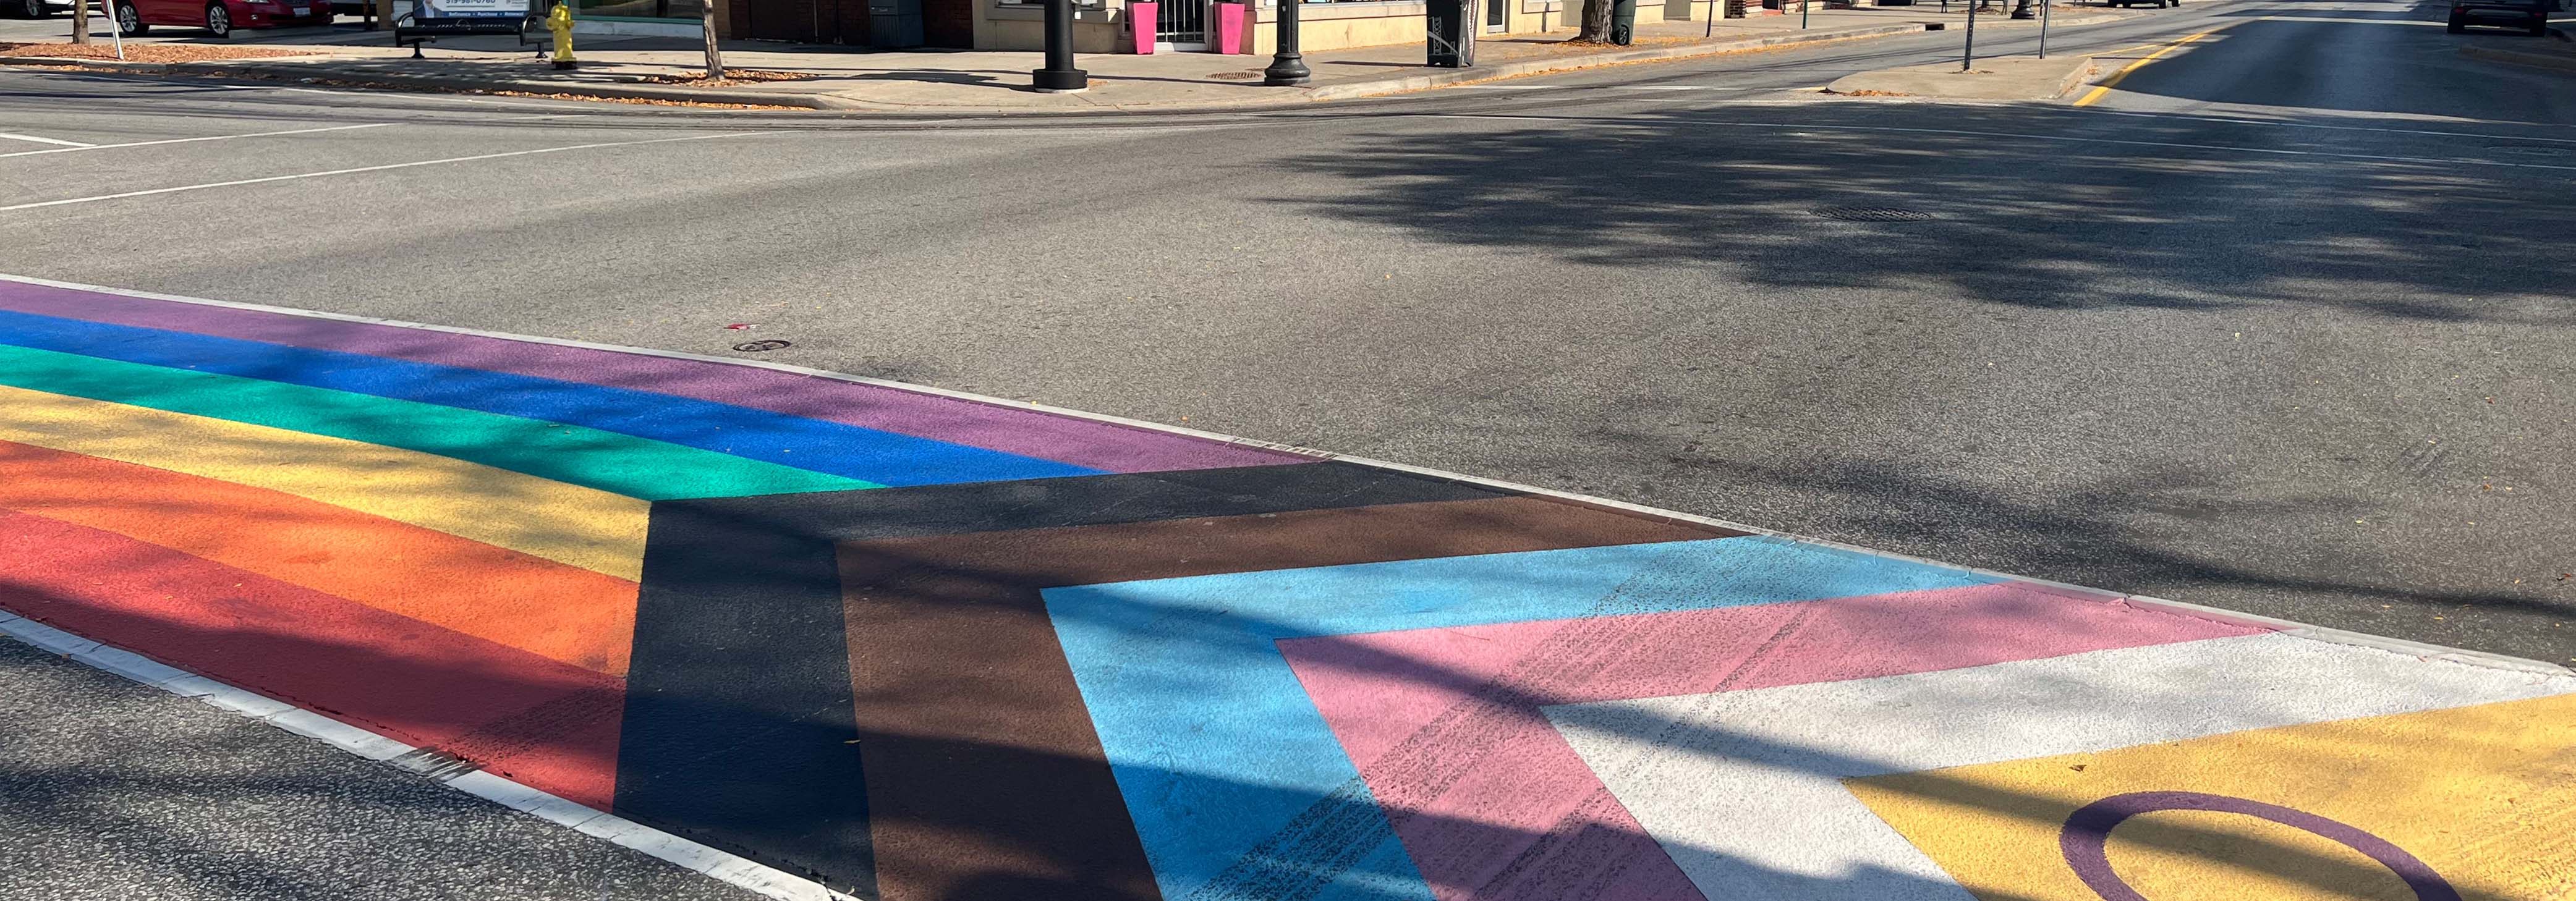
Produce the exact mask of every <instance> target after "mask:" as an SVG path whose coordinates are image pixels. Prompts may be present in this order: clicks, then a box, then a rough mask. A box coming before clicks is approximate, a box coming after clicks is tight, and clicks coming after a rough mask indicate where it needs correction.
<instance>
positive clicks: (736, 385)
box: [0, 278, 1313, 472]
mask: <svg viewBox="0 0 2576 901" xmlns="http://www.w3.org/2000/svg"><path fill="white" fill-rule="evenodd" d="M0 309H9V310H16V311H19V312H24V313H36V314H40V315H46V316H59V317H64V318H70V319H83V320H88V321H91V322H102V323H110V324H115V325H131V326H141V327H145V328H157V329H168V330H174V331H187V332H195V333H198V334H202V335H216V336H220V337H226V338H238V339H242V340H247V341H263V342H267V343H271V344H283V345H288V346H291V347H304V348H311V349H316V350H333V351H340V352H343V353H355V354H366V355H369V356H377V357H387V358H392V359H399V360H410V361H414V362H420V363H435V364H439V365H443V366H457V367H464V368H468V369H481V370H487V371H491V372H506V373H514V374H518V375H526V376H536V377H540V378H549V379H557V380H561V381H568V382H580V383H584V384H592V385H604V386H609V387H615V388H627V389H631V390H636V391H651V392H656V393H661V394H671V395H678V396H681V397H691V398H697V399H699V400H707V401H714V402H716V403H723V404H732V405H734V406H739V407H749V408H752V409H757V410H768V411H771V412H776V413H784V414H787V415H789V416H801V417H805V418H808V419H819V420H824V421H828V422H839V423H846V424H849V425H855V426H861V427H864V428H871V429H880V430H884V431H888V432H896V433H900V434H905V435H913V436H917V437H921V438H930V439H934V440H938V441H946V442H951V443H955V444H965V445H972V446H975V447H982V448H989V449H992V450H997V451H1004V452H1007V453H1014V454H1021V455H1024V456H1030V457H1038V458H1041V459H1047V460H1054V461H1057V462H1062V463H1070V464H1073V465H1075V466H1083V467H1089V468H1092V469H1098V470H1104V471H1109V472H1156V471H1161V470H1172V469H1208V468H1214V467H1221V466H1257V465H1262V464H1277V463H1302V462H1309V461H1311V460H1312V459H1313V458H1310V457H1305V456H1301V455H1297V454H1291V453H1286V452H1282V451H1274V450H1268V449H1264V448H1258V447H1252V446H1249V445H1240V444H1228V443H1225V442H1220V441H1212V440H1208V439H1203V438H1193V437H1190V436H1187V435H1175V434H1171V433H1167V432H1158V431H1154V430H1150V429H1143V428H1137V427H1134V426H1127V425H1120V424H1117V423H1109V422H1100V421H1096V420H1088V419H1079V418H1075V417H1070V416H1058V415H1054V414H1051V413H1044V412H1039V411H1035V410H1022V409H1016V408H1011V407H1003V406H995V405H991V404H981V403H974V402H971V401H963V400H957V399H953V398H946V397H940V396H937V395H932V394H922V393H916V392H912V391H905V390H901V389H898V388H891V387H885V386H879V385H865V384H859V383H855V382H845V381H840V380H838V379H829V378H823V377H820V376H811V375H804V374H800V373H793V372H782V371H779V370H775V369H766V368H762V367H758V366H741V365H734V364H729V363H720V362H714V361H707V360H690V359H680V358H674V357H661V356H653V355H649V354H636V353H624V352H620V351H613V350H600V349H594V348H587V347H569V346H565V345H560V344H545V343H538V342H530V341H515V340H511V339H507V338H494V337H485V336H481V335H464V334H457V333H455V332H446V331H437V330H431V329H416V328H404V327H401V326H391V325H375V324H370V323H363V322H349V321H345V320H338V319H324V318H317V317H308V316H297V315H293V314H288V313H273V312H266V311H261V310H244V309H238V308H233V307H222V306H214V305H210V304H194V303H182V302H178V301H166V300H153V299H149V298H141V297H131V296H127V295H122V294H111V293H105V292H98V291H82V290H77V289H72V288H57V287H53V286H50V285H38V284H30V283H27V282H19V281H11V280H7V279H5V278H0Z"/></svg>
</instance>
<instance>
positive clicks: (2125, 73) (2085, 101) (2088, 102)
mask: <svg viewBox="0 0 2576 901" xmlns="http://www.w3.org/2000/svg"><path fill="white" fill-rule="evenodd" d="M2218 31H2219V30H2218V29H2215V28H2212V29H2210V30H2208V31H2204V32H2201V33H2199V34H2195V35H2192V36H2190V37H2186V38H2183V39H2182V40H2179V41H2175V42H2173V43H2170V44H2166V45H2165V46H2164V49H2162V50H2158V51H2156V52H2154V53H2150V54H2147V55H2145V56H2142V57H2139V58H2138V60H2137V61H2136V62H2132V63H2130V64H2128V65H2125V66H2121V67H2120V71H2117V72H2113V73H2111V77H2109V78H2105V79H2102V83H2101V84H2097V85H2094V86H2093V90H2092V91H2090V92H2087V93H2086V94H2085V95H2084V96H2083V98H2082V99H2079V100H2077V101H2075V105H2076V106H2092V105H2093V102H2094V101H2096V100H2100V99H2102V96H2103V95H2105V94H2109V93H2111V89H2112V88H2113V87H2116V86H2118V85H2119V84H2120V80H2121V79H2124V78H2127V77H2129V73H2131V72H2135V71H2137V70H2138V67H2140V66H2144V65H2146V64H2148V63H2152V62H2155V61H2156V57H2159V56H2163V55H2165V54H2167V53H2172V52H2174V48H2177V47H2181V46H2182V45H2184V44H2188V43H2191V42H2193V41H2197V40H2200V39H2201V38H2205V37H2208V36H2210V35H2213V34H2217V33H2218Z"/></svg>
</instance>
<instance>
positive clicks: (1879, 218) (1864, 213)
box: [1816, 206, 1932, 222]
mask: <svg viewBox="0 0 2576 901" xmlns="http://www.w3.org/2000/svg"><path fill="white" fill-rule="evenodd" d="M1816 215H1819V216H1823V217H1825V218H1827V219H1840V220H1843V221H1845V222H1921V221H1923V220H1925V219H1930V218H1932V214H1930V213H1926V212H1924V211H1922V210H1909V209H1903V208H1899V207H1892V206H1829V207H1825V208H1824V209H1820V210H1817V211H1816Z"/></svg>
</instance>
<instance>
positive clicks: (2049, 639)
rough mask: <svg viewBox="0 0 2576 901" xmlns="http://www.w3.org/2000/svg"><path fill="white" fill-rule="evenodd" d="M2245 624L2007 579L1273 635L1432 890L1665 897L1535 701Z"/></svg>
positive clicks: (1831, 677)
mask: <svg viewBox="0 0 2576 901" xmlns="http://www.w3.org/2000/svg"><path fill="white" fill-rule="evenodd" d="M2262 631H2265V630H2264V629H2261V628H2259V627H2254V626H2246V625H2239V624H2232V623H2222V622H2216V621H2212V620H2205V619H2197V618H2191V617H2185V616H2180V615H2176V614H2172V613H2166V612H2162V611H2154V610H2146V609H2141V608H2135V607H2130V606H2127V605H2124V604H2117V603H2105V602H2103V601H2101V600H2099V599H2097V598H2093V597H2087V596H2081V595H2073V594H2068V593H2060V592H2057V591H2054V590H2052V589H2047V588H2043V587H2040V586H2035V585H2030V584H2027V583H2012V582H2007V583H2002V584H1995V585H1979V586H1973V587H1966V588H1947V589H1939V590H1933V591H1920V592H1905V593H1899V594H1885V595H1874V596H1868V597H1854V598H1836V599H1832V600H1820V601H1801V602H1796V603H1787V604H1764V605H1754V606H1744V607H1723V608H1716V609H1708V610H1691V611H1684V612H1677V613H1653V614H1638V615H1632V616H1608V617H1596V618H1588V619H1571V620H1551V621H1541V622H1521V623H1505V624H1500V625H1490V626H1471V627H1463V628H1446V629H1418V630H1411V631H1400V632H1378V633H1372V634H1364V635H1335V636H1325V637H1318V638H1299V639H1289V640H1283V641H1281V642H1279V649H1280V652H1281V653H1282V654H1284V655H1285V656H1286V657H1287V659H1288V662H1289V665H1290V666H1291V667H1292V668H1294V669H1295V670H1296V673H1297V678H1298V680H1299V681H1300V682H1301V683H1302V684H1303V685H1304V686H1305V688H1306V691H1307V693H1308V694H1309V695H1310V696H1311V697H1312V698H1313V700H1314V703H1315V706H1316V707H1317V708H1318V709H1319V710H1320V711H1322V713H1323V715H1324V719H1325V721H1326V722H1327V723H1328V724H1330V725H1331V727H1332V729H1333V734H1334V736H1335V738H1337V739H1338V740H1339V741H1340V742H1341V745H1342V748H1343V750H1344V751H1345V752H1346V753H1348V754H1349V755H1350V758H1351V760H1352V761H1353V762H1354V763H1356V764H1357V765H1358V768H1359V770H1360V774H1361V776H1362V777H1363V778H1365V779H1366V780H1367V782H1368V786H1369V790H1370V792H1372V793H1373V794H1374V795H1375V796H1376V798H1377V801H1378V803H1379V804H1380V805H1381V806H1383V807H1384V808H1385V809H1386V810H1387V812H1388V818H1389V819H1390V821H1392V823H1393V824H1394V826H1395V831H1396V834H1397V836H1398V837H1400V838H1402V839H1403V841H1404V845H1405V849H1406V851H1407V852H1409V853H1410V854H1411V855H1412V856H1413V859H1414V863H1415V865H1416V866H1418V867H1419V868H1420V869H1421V870H1422V875H1423V877H1424V878H1425V879H1427V880H1428V881H1429V882H1430V884H1431V886H1432V889H1433V891H1434V892H1435V893H1436V894H1437V895H1438V896H1439V897H1440V898H1441V899H1442V901H1464V899H1475V901H1506V899H1508V901H1524V899H1525V901H1545V899H1554V898H1563V897H1573V896H1582V897H1590V898H1597V899H1600V901H1648V899H1657V901H1668V899H1676V898H1683V899H1700V898H1702V895H1701V894H1700V892H1699V890H1698V889H1697V888H1695V887H1693V886H1692V885H1691V883H1690V882H1689V880H1688V879H1687V878H1686V877H1684V876H1683V875H1682V872H1681V870H1680V868H1678V867H1676V866H1675V865H1674V864H1673V862H1672V860H1671V858H1670V857H1669V856H1668V855H1667V854H1666V853H1665V852H1664V849H1663V848H1662V847H1661V846H1660V845H1658V844H1657V843H1656V842H1655V840H1654V839H1653V838H1652V837H1651V836H1648V835H1647V834H1646V832H1645V830H1644V829H1643V828H1642V827H1640V826H1639V825H1638V823H1637V821H1636V819H1635V818H1634V817H1633V816H1631V815H1630V814H1629V812H1628V810H1627V809H1626V808H1625V807H1623V806H1621V805H1620V804H1619V802H1618V801H1617V799H1615V798H1613V797H1611V795H1610V793H1609V791H1608V790H1607V789H1606V788H1604V787H1603V786H1602V784H1601V779H1600V778H1599V777H1598V776H1596V775H1595V774H1594V773H1593V772H1592V770H1591V769H1590V768H1589V767H1588V766H1586V765H1585V764H1584V762H1583V760H1582V759H1581V758H1579V757H1577V756H1576V755H1575V753H1574V750H1573V749H1572V748H1571V747H1569V746H1568V745H1567V744H1566V742H1565V739H1564V738H1563V737H1561V736H1560V735H1559V734H1558V733H1557V732H1556V730H1555V729H1554V728H1553V727H1552V726H1551V725H1550V724H1549V723H1548V720H1547V718H1546V717H1545V716H1544V715H1543V714H1542V713H1541V712H1540V709H1539V708H1541V707H1544V706H1549V705H1555V704H1575V703H1584V702H1591V701H1607V700H1624V699H1631V698H1645V697H1664V696H1671V695H1690V694H1706V693H1711V692H1717V691H1726V690H1741V689H1754V688H1767V687H1772V686H1778V685H1794V684H1803V683H1812V682H1833V681H1841V680H1847V679H1867V678H1875V677H1880V676H1891V675H1899V674H1903V673H1915V672H1927V671H1932V670H1944V669H1956V668H1960V667H1969V666H1980V665H1985V664H1990V663H2002V662H2006V661H2012V660H2030V659H2036V658H2042V657H2056V656H2062V655H2066V654H2074V653H2081V652H2085V651H2097V650H2106V649H2110V648H2123V647H2138V646H2144V645H2154V644H2170V643H2174V642H2183V641H2198V640H2203V639H2210V638H2223V637H2228V636H2236V635H2248V634H2254V633H2258V632H2262ZM1710 790H1712V791H1722V790H1724V789H1723V787H1722V786H1712V787H1711V789H1710Z"/></svg>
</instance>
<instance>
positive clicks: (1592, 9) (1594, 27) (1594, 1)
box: [1574, 0, 1612, 42]
mask: <svg viewBox="0 0 2576 901" xmlns="http://www.w3.org/2000/svg"><path fill="white" fill-rule="evenodd" d="M1611 3H1612V0H1583V30H1582V31H1580V32H1577V33H1576V34H1575V35H1574V39H1575V40H1577V41H1591V42H1600V41H1607V40H1609V39H1610V6H1611Z"/></svg>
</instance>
